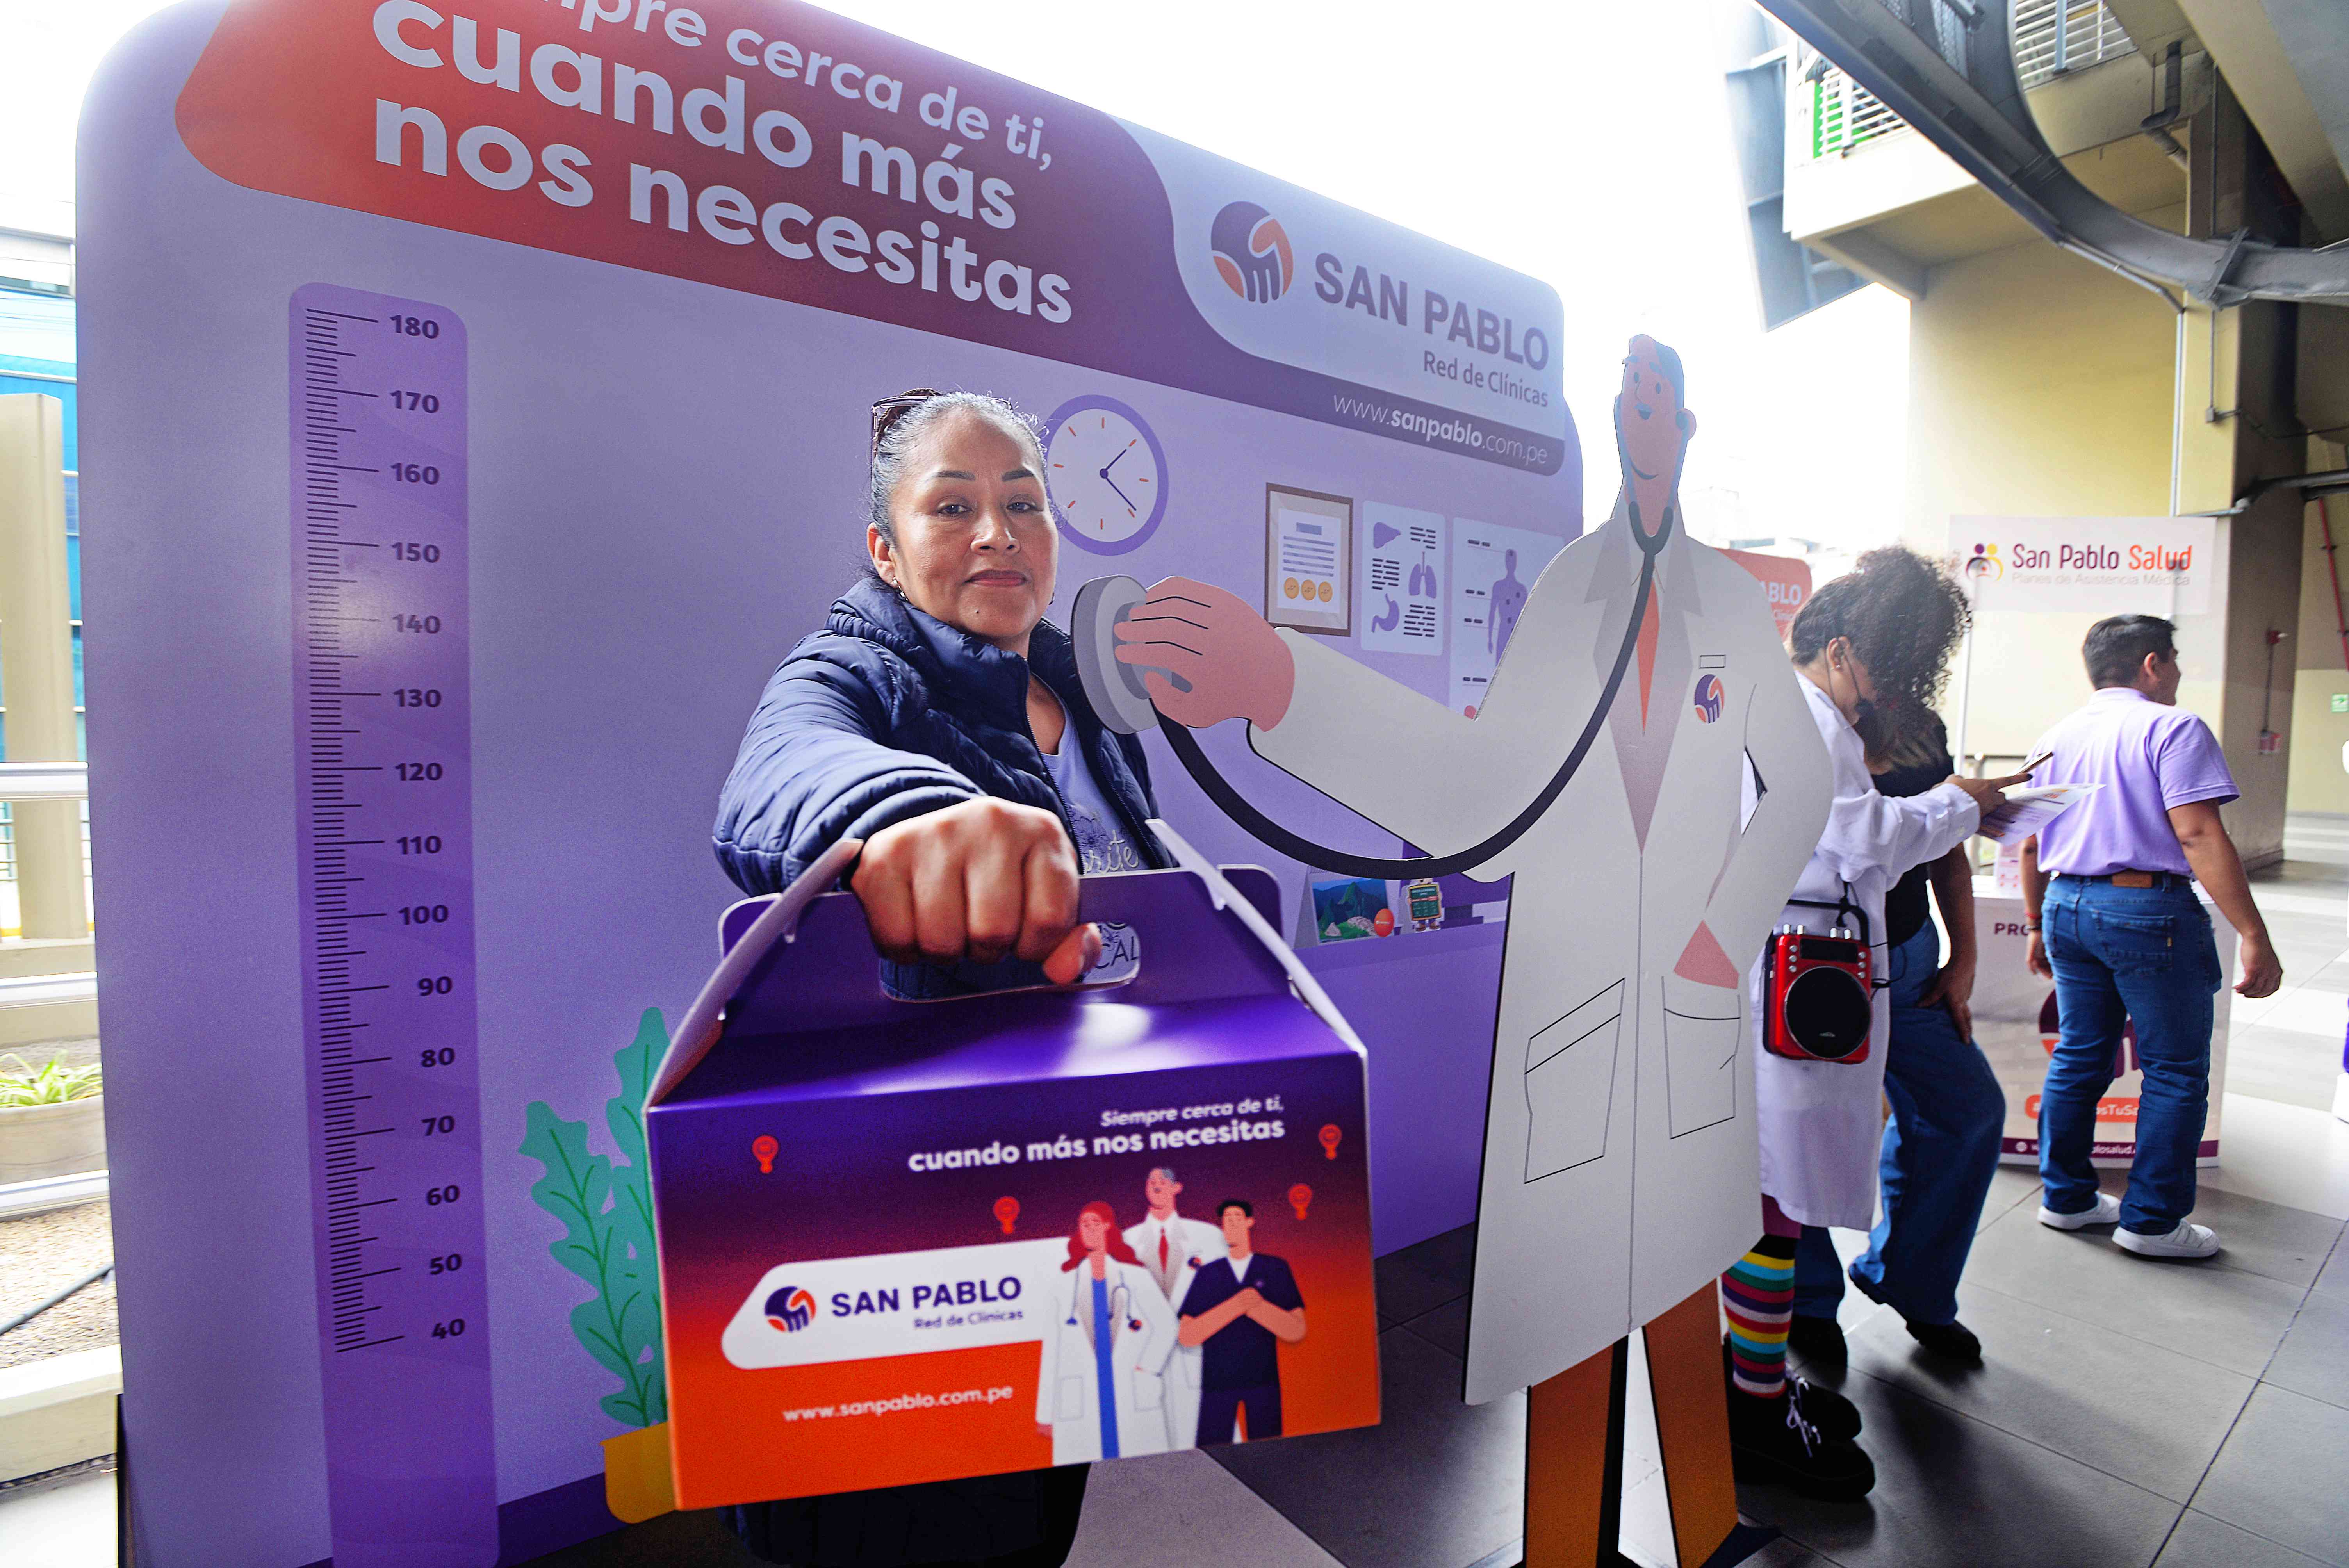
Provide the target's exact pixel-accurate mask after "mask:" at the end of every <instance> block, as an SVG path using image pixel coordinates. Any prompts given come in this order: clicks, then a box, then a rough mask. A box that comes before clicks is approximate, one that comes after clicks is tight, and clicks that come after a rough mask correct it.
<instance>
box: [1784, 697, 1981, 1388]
mask: <svg viewBox="0 0 2349 1568" xmlns="http://www.w3.org/2000/svg"><path fill="white" fill-rule="evenodd" d="M1902 713H1903V716H1904V717H1903V721H1902V722H1901V723H1900V724H1899V725H1893V724H1889V723H1879V724H1878V725H1877V726H1875V728H1876V729H1877V730H1878V731H1879V732H1880V733H1881V738H1878V739H1874V740H1872V742H1871V744H1870V746H1869V748H1868V771H1869V772H1871V773H1873V774H1874V775H1875V776H1876V790H1877V793H1878V794H1879V795H1887V796H1890V797H1892V798H1894V799H1899V798H1902V797H1905V796H1909V795H1921V794H1923V793H1924V792H1925V791H1926V790H1928V789H1932V788H1933V787H1934V786H1935V785H1937V784H1939V783H1940V781H1941V780H1942V779H1946V778H1948V777H1949V776H1950V775H1951V772H1953V771H1954V770H1955V763H1954V761H1953V759H1952V758H1951V756H1950V736H1949V730H1948V729H1947V728H1946V727H1944V726H1943V725H1942V723H1941V720H1940V716H1939V715H1937V714H1935V713H1932V712H1930V711H1929V710H1924V709H1918V710H1914V711H1911V710H1909V709H1905V708H1904V709H1903V710H1902ZM1878 717H1879V718H1881V717H1882V716H1881V715H1879V716H1878ZM1929 887H1930V891H1931V897H1932V900H1933V902H1934V903H1938V904H1940V908H1941V925H1942V928H1943V929H1944V930H1946V931H1947V932H1948V933H1949V937H1950V956H1949V961H1948V962H1947V963H1943V962H1942V959H1941V933H1940V932H1939V931H1936V930H1934V929H1933V922H1932V919H1931V917H1930V913H1928V911H1927V908H1926V896H1927V890H1928V888H1929ZM1883 935H1884V943H1885V945H1886V947H1887V949H1888V950H1889V953H1890V963H1889V965H1888V966H1887V968H1886V970H1885V978H1886V979H1887V980H1889V981H1890V982H1891V985H1889V987H1887V989H1886V992H1885V999H1886V1001H1887V1002H1888V1003H1889V1004H1890V1011H1891V1016H1892V1027H1891V1034H1890V1037H1889V1040H1888V1042H1887V1046H1886V1049H1885V1054H1884V1098H1885V1100H1886V1102H1887V1103H1888V1104H1889V1105H1890V1107H1891V1108H1892V1115H1891V1117H1890V1119H1889V1120H1887V1121H1886V1122H1885V1124H1884V1141H1883V1149H1882V1153H1881V1155H1880V1157H1879V1160H1878V1172H1879V1176H1880V1179H1881V1181H1882V1182H1883V1187H1884V1215H1883V1217H1882V1218H1881V1219H1879V1220H1878V1221H1877V1222H1876V1229H1875V1231H1874V1232H1873V1233H1871V1234H1870V1236H1869V1238H1868V1251H1867V1252H1866V1253H1863V1254H1862V1255H1861V1256H1860V1257H1859V1258H1857V1260H1856V1261H1854V1263H1853V1264H1852V1265H1851V1282H1852V1284H1856V1285H1857V1286H1858V1287H1859V1290H1860V1293H1861V1294H1862V1295H1866V1296H1868V1298H1869V1299H1870V1300H1872V1301H1878V1302H1882V1303H1883V1304H1885V1305H1888V1306H1889V1307H1891V1308H1893V1309H1894V1310H1895V1311H1897V1312H1899V1314H1900V1316H1901V1319H1902V1320H1903V1321H1904V1322H1905V1323H1907V1324H1908V1326H1909V1336H1910V1337H1912V1338H1914V1339H1915V1340H1916V1341H1917V1343H1918V1344H1919V1345H1920V1346H1921V1347H1922V1348H1923V1349H1924V1350H1925V1351H1926V1352H1927V1353H1928V1354H1930V1355H1932V1356H1937V1357H1940V1358H1942V1359H1943V1360H1947V1361H1953V1362H1957V1363H1959V1364H1961V1365H1970V1364H1972V1363H1975V1362H1979V1361H1980V1360H1981V1359H1982V1341H1981V1340H1979V1339H1977V1338H1976V1337H1975V1336H1974V1333H1973V1331H1972V1330H1971V1329H1970V1328H1968V1327H1967V1326H1965V1325H1964V1324H1962V1323H1961V1322H1959V1321H1958V1279H1959V1276H1960V1275H1961V1274H1964V1273H1965V1267H1966V1254H1967V1253H1969V1252H1971V1250H1972V1248H1973V1240H1974V1230H1975V1227H1976V1226H1978V1225H1979V1224H1980V1223H1981V1222H1982V1201H1983V1199H1984V1198H1986V1197H1987V1196H1988V1195H1989V1193H1990V1181H1991V1176H1992V1173H1993V1172H1994V1171H1997V1169H1998V1142H1999V1134H2000V1132H2001V1130H2002V1129H2003V1128H2004V1126H2005V1122H2006V1097H2005V1096H2004V1094H2002V1092H2001V1091H2000V1089H1999V1087H1998V1077H1997V1075H1996V1074H1994V1073H1992V1071H1991V1069H1990V1063H1989V1062H1988V1061H1987V1060H1985V1059H1984V1058H1983V1057H1982V1050H1981V1047H1977V1046H1976V1045H1975V1044H1974V1040H1973V1019H1972V1012H1971V1001H1972V998H1973V988H1974V955H1975V942H1974V886H1973V867H1972V865H1971V863H1970V862H1969V861H1967V859H1966V851H1965V849H1964V847H1963V846H1962V845H1961V846H1960V847H1959V848H1956V849H1953V850H1951V851H1949V853H1947V854H1945V855H1943V856H1941V857H1940V859H1939V860H1936V861H1927V862H1924V863H1922V864H1920V865H1914V866H1911V867H1909V869H1908V870H1907V871H1906V872H1902V873H1901V876H1900V880H1899V882H1895V883H1893V884H1892V888H1891V890H1890V891H1889V892H1887V893H1886V894H1885V899H1884V933H1883ZM1843 1286H1844V1269H1843V1263H1842V1260H1841V1259H1839V1258H1838V1257H1837V1255H1836V1250H1835V1243H1834V1242H1833V1241H1832V1240H1831V1239H1830V1238H1829V1237H1828V1235H1827V1233H1826V1231H1825V1230H1823V1229H1821V1228H1820V1227H1818V1226H1816V1225H1806V1226H1804V1227H1803V1239H1802V1245H1801V1250H1800V1251H1799V1252H1798V1253H1797V1254H1796V1256H1795V1320H1794V1325H1793V1327H1792V1329H1791V1331H1790V1332H1789V1333H1788V1335H1787V1337H1786V1343H1787V1345H1788V1346H1789V1347H1790V1348H1792V1349H1793V1350H1795V1352H1796V1353H1797V1354H1799V1355H1800V1356H1801V1357H1803V1358H1804V1359H1805V1360H1806V1361H1807V1362H1809V1363H1810V1364H1812V1365H1813V1366H1826V1367H1841V1366H1843V1365H1844V1363H1845V1360H1846V1357H1847V1351H1846V1347H1845V1346H1844V1339H1843V1329H1842V1328H1841V1327H1840V1326H1838V1325H1837V1322H1836V1308H1837V1305H1838V1304H1839V1303H1840V1302H1841V1301H1842V1299H1843Z"/></svg>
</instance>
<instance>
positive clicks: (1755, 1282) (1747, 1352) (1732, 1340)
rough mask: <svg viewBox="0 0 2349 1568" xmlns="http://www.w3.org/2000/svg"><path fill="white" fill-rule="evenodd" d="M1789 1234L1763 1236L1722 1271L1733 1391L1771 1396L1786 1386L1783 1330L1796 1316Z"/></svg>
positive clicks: (1722, 1289) (1783, 1391) (1792, 1248)
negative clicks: (1751, 1249) (1749, 1250)
mask: <svg viewBox="0 0 2349 1568" xmlns="http://www.w3.org/2000/svg"><path fill="white" fill-rule="evenodd" d="M1721 1298H1722V1305H1723V1306H1724V1307H1726V1308H1727V1309H1728V1314H1729V1354H1730V1364H1731V1368H1732V1372H1733V1377H1734V1379H1735V1382H1736V1386H1737V1389H1738V1392H1740V1393H1743V1394H1751V1395H1753V1396H1754V1397H1755V1398H1762V1399H1775V1398H1779V1397H1780V1396H1782V1395H1783V1394H1785V1391H1786V1330H1787V1328H1788V1327H1789V1326H1790V1325H1791V1324H1792V1323H1793V1321H1794V1316H1795V1237H1793V1236H1764V1237H1763V1238H1762V1239H1761V1240H1760V1241H1758V1242H1756V1243H1754V1250H1753V1251H1752V1252H1750V1253H1746V1254H1745V1255H1744V1257H1742V1258H1740V1259H1738V1260H1737V1261H1736V1262H1735V1263H1734V1264H1731V1265H1730V1268H1729V1272H1728V1273H1727V1274H1723V1275H1722V1276H1721Z"/></svg>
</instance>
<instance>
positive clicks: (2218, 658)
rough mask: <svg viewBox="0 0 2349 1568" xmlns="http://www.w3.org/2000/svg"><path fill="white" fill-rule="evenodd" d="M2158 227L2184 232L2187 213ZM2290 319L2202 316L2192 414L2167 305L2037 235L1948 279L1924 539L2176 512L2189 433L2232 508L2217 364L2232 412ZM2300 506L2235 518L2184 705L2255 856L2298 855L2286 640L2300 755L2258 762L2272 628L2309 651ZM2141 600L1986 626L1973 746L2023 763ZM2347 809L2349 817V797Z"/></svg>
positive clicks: (1930, 344)
mask: <svg viewBox="0 0 2349 1568" xmlns="http://www.w3.org/2000/svg"><path fill="white" fill-rule="evenodd" d="M2142 216H2145V217H2146V218H2147V219H2148V220H2150V221H2153V222H2162V223H2163V224H2164V225H2165V226H2167V227H2172V228H2174V227H2176V226H2177V225H2178V222H2181V221H2182V218H2183V212H2182V210H2181V209H2172V210H2168V211H2158V212H2148V213H2145V214H2142ZM2274 325H2275V323H2273V322H2271V321H2262V320H2261V319H2260V318H2259V316H2258V315H2256V314H2255V313H2249V312H2243V311H2235V312H2230V313H2227V314H2226V315H2221V316H2219V317H2216V318H2214V317H2213V316H2211V315H2209V313H2207V312H2202V311H2192V312H2189V314H2188V315H2187V317H2186V321H2185V331H2184V336H2185V345H2184V354H2185V361H2186V371H2185V376H2184V379H2183V387H2184V390H2185V401H2186V412H2185V416H2184V418H2182V419H2180V418H2178V389H2179V387H2180V381H2179V378H2178V376H2177V374H2176V369H2175V366H2176V365H2177V356H2178V353H2179V328H2178V317H2177V316H2176V315H2174V314H2173V313H2172V312H2171V310H2170V309H2169V307H2168V305H2167V304H2164V303H2163V302H2162V301H2161V300H2160V299H2158V298H2157V297H2156V296H2155V295H2153V294H2150V293H2148V292H2147V291H2146V290H2144V289H2141V288H2138V287H2137V286H2136V285H2134V284H2129V283H2127V282H2126V281H2124V280H2122V279H2120V278H2117V277H2116V276H2114V275H2113V274H2111V273H2107V272H2105V271H2104V270H2102V269H2101V268H2098V267H2096V266H2095V265H2093V264H2092V263H2087V262H2085V261H2083V260H2081V259H2079V258H2077V257H2075V256H2072V255H2069V254H2066V253H2063V252H2060V251H2057V250H2055V249H2054V247H2052V246H2049V245H2046V244H2044V243H2043V242H2039V241H2037V240H2035V239H2034V240H2032V241H2029V242H2024V243H2022V244H2017V245H2013V246H2009V247H2006V248H2004V249H2002V250H1997V251H1992V252H1988V253H1983V254H1981V255H1975V256H1970V257H1967V258H1965V259H1963V260H1961V261H1957V262H1952V263H1947V264H1945V265H1942V266H1940V267H1936V268H1934V269H1933V271H1932V273H1931V274H1930V286H1929V287H1928V289H1927V291H1926V294H1925V297H1924V298H1922V299H1921V300H1919V301H1917V302H1916V303H1915V304H1912V305H1911V307H1910V311H1909V474H1908V498H1907V501H1908V505H1907V524H1906V537H1907V541H1908V542H1909V543H1911V544H1913V545H1914V546H1916V547H1917V548H1919V549H1920V550H1923V551H1926V552H1929V553H1940V552H1945V551H1947V550H1948V549H1949V548H1950V532H1949V530H1950V521H1951V518H1952V517H1958V516H1965V515H1970V514H1982V515H1990V516H2001V515H2004V516H2028V517H2131V516H2140V517H2142V516H2155V517H2158V516H2167V515H2168V514H2169V512H2170V511H2171V507H2170V485H2171V456H2172V435H2173V431H2175V432H2176V433H2177V435H2178V480H2179V490H2180V500H2179V505H2178V510H2179V511H2183V512H2194V511H2216V510H2218V509H2220V508H2223V507H2225V506H2226V505H2228V504H2229V502H2230V500H2232V499H2233V490H2234V486H2235V484H2236V482H2237V476H2238V473H2239V472H2240V469H2239V468H2238V463H2239V459H2240V454H2239V451H2238V447H2237V431H2236V430H2235V429H2234V428H2233V427H2234V426H2235V424H2236V423H2237V421H2234V420H2220V421H2218V422H2216V423H2212V422H2209V421H2206V420H2205V419H2204V418H2203V417H2202V415H2203V407H2204V405H2205V404H2206V403H2208V402H2209V394H2210V390H2211V372H2212V368H2213V361H2214V359H2215V362H2216V369H2217V391H2218V397H2219V398H2220V403H2221V404H2222V405H2223V406H2227V407H2232V406H2233V405H2234V404H2235V403H2236V401H2237V399H2236V397H2235V395H2234V387H2236V386H2237V385H2238V383H2239V379H2240V378H2242V377H2245V376H2248V375H2249V374H2251V373H2254V372H2257V371H2258V370H2259V369H2260V367H2261V358H2262V356H2263V354H2264V353H2265V352H2267V351H2268V350H2269V348H2270V347H2271V345H2270V344H2269V343H2268V342H2266V341H2265V339H2264V338H2263V336H2262V334H2263V332H2269V333H2271V329H2272V328H2273V326H2274ZM2341 510H2342V509H2341V508H2339V507H2337V506H2336V508H2335V511H2336V513H2337V512H2339V511H2341ZM2298 511H2299V509H2298V507H2297V505H2296V503H2295V502H2294V501H2293V500H2292V499H2291V498H2289V497H2286V496H2282V495H2279V496H2275V497H2271V499H2270V500H2268V501H2266V502H2264V503H2262V504H2261V506H2260V507H2256V508H2254V509H2252V510H2251V511H2249V512H2247V513H2245V514H2244V515H2242V516H2241V517H2239V518H2233V519H2222V520H2220V522H2219V524H2218V538H2219V552H2218V553H2219V558H2220V572H2219V573H2217V574H2216V576H2215V577H2214V581H2213V582H2212V584H2211V603H2212V604H2213V607H2214V610H2213V613H2212V614H2206V615H2199V616H2184V617H2180V618H2179V620H2178V652H2179V657H2180V659H2181V661H2182V662H2183V664H2184V665H2185V666H2186V684H2185V686H2184V687H2183V688H2182V689H2181V691H2180V693H2179V700H2180V702H2181V703H2182V704H2183V705H2184V706H2186V707H2190V708H2192V709H2193V710H2194V711H2196V712H2198V713H2199V714H2200V715H2201V716H2202V717H2204V718H2205V719H2206V720H2208V721H2209V724H2210V726H2211V727H2212V729H2213V730H2214V731H2216V732H2217V733H2218V735H2219V737H2220V740H2221V742H2222V743H2223V744H2224V746H2225V748H2226V750H2227V757H2228V761H2229V764H2230V766H2231V767H2232V768H2233V769H2234V770H2235V774H2236V778H2237V780H2238V782H2240V784H2241V786H2242V788H2243V799H2241V800H2240V802H2238V803H2237V804H2236V805H2234V806H2231V807H2230V808H2229V809H2228V812H2227V816H2228V825H2229V828H2230V831H2232V832H2233V834H2234V835H2235V838H2236V841H2237V843H2238V845H2239V846H2240V849H2241V850H2242V851H2243V855H2244V858H2245V859H2246V860H2247V861H2251V862H2254V863H2258V862H2261V861H2270V860H2273V859H2275V858H2277V857H2278V856H2279V855H2280V854H2281V853H2282V841H2283V816H2284V810H2285V799H2286V779H2287V774H2288V767H2289V750H2288V748H2289V742H2290V738H2291V735H2292V731H2293V730H2295V729H2297V728H2298V727H2299V725H2298V721H2297V720H2296V719H2295V718H2293V717H2292V716H2293V695H2292V694H2293V675H2294V668H2295V664H2296V658H2297V655H2298V650H2297V648H2295V647H2294V646H2292V645H2290V644H2287V645H2285V646H2284V647H2282V648H2281V649H2279V650H2278V655H2277V658H2276V664H2275V669H2274V679H2273V686H2272V691H2273V696H2272V702H2271V712H2270V722H2271V725H2272V726H2273V727H2275V728H2277V729H2279V730H2281V731H2282V732H2283V733H2284V735H2285V744H2286V748H2287V749H2286V750H2285V751H2282V752H2279V753H2278V754H2276V755H2274V756H2265V757H2263V756H2261V755H2260V752H2259V744H2258V742H2259V730H2260V723H2261V698H2262V696H2263V694H2264V693H2265V691H2266V690H2267V687H2266V686H2264V685H2263V683H2264V682H2265V680H2266V677H2267V674H2268V670H2267V660H2266V649H2265V645H2264V642H2263V638H2264V634H2265V632H2266V630H2267V628H2268V627H2270V626H2274V627H2276V628H2278V629H2280V630H2282V631H2285V632H2287V633H2289V634H2292V637H2293V641H2294V642H2295V643H2296V642H2298V641H2299V640H2300V637H2299V629H2300V625H2301V622H2302V612H2301V606H2300V599H2301V578H2302V572H2301V557H2302V541H2301V537H2300V533H2301V531H2300V528H2299V525H2298ZM2137 607H2139V606H2134V605H2123V604H2115V605H2114V606H2113V607H2112V610H2110V611H2100V612H2094V613H2089V612H2083V613H2080V614H2019V613H2013V612H2006V613H1999V612H1992V613H1989V614H1984V615H1983V616H1982V618H1981V622H1980V624H1979V625H1978V627H1977V630H1976V634H1975V638H1974V646H1973V651H1972V667H1971V685H1970V689H1971V698H1970V699H1969V701H1968V703H1967V708H1968V728H1967V749H1968V750H1970V751H1972V752H1976V753H1989V754H1991V755H1992V756H1993V757H1996V756H1998V755H2001V754H2006V755H2021V754H2022V753H2023V752H2025V751H2026V750H2027V749H2028V748H2030V746H2031V744H2032V743H2033V740H2035V739H2036V738H2038V736H2039V735H2040V734H2041V733H2042V732H2044V730H2045V729H2046V728H2047V727H2048V726H2050V725H2052V724H2053V723H2054V722H2055V721H2056V720H2057V719H2059V718H2061V717H2063V716H2064V715H2065V714H2067V713H2069V712H2071V711H2072V710H2073V709H2074V708H2075V707H2078V706H2079V705H2080V704H2081V703H2082V702H2084V701H2085V699H2086V696H2087V690H2088V687H2087V680H2086V676H2085V673H2084V672H2083V671H2082V669H2081V666H2080V641H2081V638H2082V637H2083V636H2084V635H2085V633H2086V631H2087V628H2088V627H2089V625H2090V624H2093V623H2094V622H2095V620H2096V619H2098V617H2099V615H2100V614H2111V613H2116V612H2117V611H2119V610H2122V609H2126V608H2137ZM2221 611H2223V613H2221ZM1957 691H1958V682H1957V680H1956V679H1954V678H1953V679H1952V681H1951V697H1950V700H1949V702H1948V703H1946V704H1945V709H1946V711H1947V712H1948V714H1949V716H1950V717H1951V720H1952V728H1953V729H1954V728H1955V717H1956V706H1957V704H1956V697H1957ZM2344 719H2349V716H2344ZM2288 721H2289V722H2288ZM2344 738H2349V737H2344ZM2335 752H2336V755H2337V748H2335ZM2344 782H2349V780H2344ZM2343 799H2344V806H2343V807H2342V808H2341V809H2343V810H2349V790H2344V792H2343Z"/></svg>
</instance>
